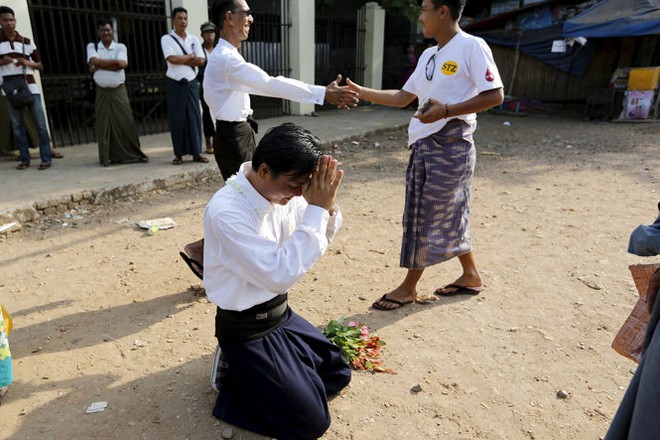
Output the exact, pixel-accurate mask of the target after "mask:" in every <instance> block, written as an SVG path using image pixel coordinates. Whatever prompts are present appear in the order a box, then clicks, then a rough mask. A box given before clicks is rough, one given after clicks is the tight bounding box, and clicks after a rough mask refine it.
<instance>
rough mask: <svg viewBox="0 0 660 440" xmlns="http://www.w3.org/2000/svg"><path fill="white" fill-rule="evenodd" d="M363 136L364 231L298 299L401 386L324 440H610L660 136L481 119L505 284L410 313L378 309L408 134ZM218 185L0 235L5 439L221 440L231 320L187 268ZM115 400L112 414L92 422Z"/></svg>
mask: <svg viewBox="0 0 660 440" xmlns="http://www.w3.org/2000/svg"><path fill="white" fill-rule="evenodd" d="M505 121H509V122H511V125H510V126H505V125H503V122H505ZM355 140H356V141H359V145H354V144H352V143H350V142H347V143H345V144H341V145H337V147H336V149H335V152H334V154H335V155H336V156H337V157H340V158H341V160H342V162H343V164H344V165H343V166H344V169H345V171H346V178H345V180H344V182H345V183H344V185H343V188H342V193H341V195H340V200H339V203H340V205H341V206H342V210H343V212H344V216H345V227H344V229H343V231H342V232H341V233H340V234H339V235H338V237H337V239H336V240H335V241H334V242H333V243H332V245H331V248H330V249H329V251H328V252H327V254H326V255H325V256H324V257H323V259H322V260H321V262H320V263H319V264H318V265H317V266H316V267H315V268H314V270H313V271H312V272H311V273H309V274H307V275H306V276H305V277H304V278H303V279H302V280H301V281H300V282H299V283H298V284H297V285H296V287H295V288H294V289H292V291H291V293H290V303H291V306H292V307H293V308H294V309H295V310H296V311H297V312H298V313H300V314H301V315H303V316H304V317H306V318H307V319H309V320H310V321H311V322H313V323H314V324H317V325H324V324H326V323H327V322H328V321H329V320H330V319H336V318H339V317H340V316H345V317H347V318H349V319H352V320H356V321H361V322H363V323H365V324H367V325H368V326H369V327H370V328H372V329H377V330H378V333H379V335H380V336H381V338H382V339H384V340H385V341H386V343H387V345H386V346H385V347H384V348H383V362H384V364H385V366H386V367H390V368H393V369H394V370H396V372H397V374H396V375H388V374H368V373H360V372H356V373H355V375H354V378H353V381H352V383H351V386H350V389H348V390H347V392H345V393H343V394H342V395H340V396H339V397H337V398H336V399H334V400H333V401H332V402H331V411H332V414H333V424H332V426H331V428H330V430H329V431H328V432H327V434H326V435H325V436H324V438H327V439H375V438H381V439H403V438H407V439H433V438H440V437H447V438H457V439H460V438H462V439H473V438H488V439H528V438H536V439H548V438H580V439H589V438H591V439H596V438H598V437H599V436H602V435H604V433H605V432H606V430H607V428H608V426H609V423H610V420H611V418H612V415H613V414H614V412H615V410H616V408H617V406H618V404H619V401H620V399H621V397H622V395H623V392H624V390H625V388H626V387H627V385H628V382H629V380H630V378H631V371H633V369H634V368H635V364H634V363H632V362H631V361H629V360H627V359H625V358H623V357H621V356H619V355H618V354H616V353H615V352H614V351H613V350H612V349H611V348H610V343H611V341H612V338H613V336H614V334H615V333H616V331H617V330H618V328H619V326H620V325H621V324H622V322H623V321H624V319H625V317H626V316H627V315H628V313H629V311H630V310H631V308H632V306H633V304H634V302H635V299H636V290H635V289H634V286H633V283H632V280H631V278H630V274H629V272H628V269H627V267H628V265H629V264H633V263H639V262H657V261H658V258H646V259H644V258H640V257H635V256H632V255H629V254H627V253H626V248H627V241H628V236H629V234H630V232H631V231H632V230H633V229H634V228H635V227H636V226H637V225H638V224H640V223H645V224H648V223H650V222H651V221H652V220H653V219H654V218H655V217H656V216H657V210H656V204H657V202H658V201H659V200H660V124H657V123H655V124H634V125H623V124H607V123H597V122H587V121H581V120H579V119H577V118H568V117H562V116H561V115H559V116H556V117H553V118H551V119H549V118H545V117H538V116H528V117H520V118H510V119H507V118H506V117H503V116H495V115H483V116H480V127H479V129H478V130H477V135H476V141H477V148H478V151H479V156H478V160H477V170H476V174H475V182H474V186H475V191H474V194H475V200H474V204H473V214H472V234H473V237H474V244H475V253H476V257H477V262H478V264H479V267H480V269H481V271H482V274H483V276H484V279H485V287H486V289H485V291H484V292H483V293H482V294H481V295H479V296H477V297H469V298H468V297H464V298H454V299H444V298H443V299H438V300H437V301H430V302H428V303H425V304H420V303H418V304H414V305H410V306H406V307H404V308H402V309H400V310H397V311H395V312H377V311H373V310H371V309H370V308H369V306H370V304H371V303H372V301H373V300H374V299H375V298H377V297H378V296H380V295H381V294H382V293H385V292H386V291H388V289H391V288H393V287H395V286H396V285H397V283H398V282H400V281H401V279H402V277H403V275H404V271H403V270H402V269H400V268H399V267H398V261H399V260H398V256H399V245H400V236H401V226H400V222H401V210H402V205H403V195H404V191H403V190H404V172H405V167H406V164H407V156H408V151H407V150H406V149H405V148H403V145H404V144H405V130H397V131H394V132H391V133H385V134H379V135H376V136H371V137H369V138H362V139H355ZM375 143H378V144H379V145H378V146H375ZM220 185H222V182H221V180H212V181H208V182H207V183H206V184H205V185H203V186H199V187H196V188H187V189H185V190H180V191H176V192H165V191H163V192H161V193H159V194H153V195H150V196H145V197H144V198H141V199H136V200H131V201H126V202H123V203H118V204H117V205H115V206H110V207H106V208H105V209H104V210H102V211H96V212H84V213H82V214H81V215H80V216H73V217H72V218H70V219H65V218H64V217H63V218H61V219H57V220H59V221H49V222H46V223H44V224H41V225H35V226H33V227H31V228H27V229H25V230H23V231H21V232H18V233H14V234H12V235H10V236H8V237H6V238H1V239H0V247H1V249H2V257H0V258H1V259H2V263H1V264H2V280H1V281H0V295H1V297H0V299H1V301H2V303H3V305H5V307H6V308H7V309H8V310H9V311H10V312H12V313H13V317H14V323H15V330H14V333H12V335H11V338H10V344H11V349H12V353H13V357H14V369H15V383H14V384H13V385H11V387H10V389H9V393H8V394H7V395H6V396H5V398H4V400H3V401H2V405H1V406H0V432H1V433H2V437H3V438H10V439H51V438H52V439H90V438H99V439H108V438H118V439H119V438H121V439H216V438H220V437H221V434H222V433H223V430H224V429H226V428H227V425H226V424H224V423H222V422H220V421H217V420H216V419H214V418H213V417H212V416H211V414H210V413H211V408H212V405H213V402H214V399H215V394H214V392H213V391H212V390H211V388H210V385H209V381H208V373H209V370H210V362H211V354H212V351H213V349H214V344H215V341H214V338H213V325H214V323H213V317H214V307H213V306H212V304H210V303H208V302H207V300H206V299H205V298H204V297H203V296H200V295H198V294H196V293H195V291H194V290H191V289H190V286H191V285H193V284H195V283H196V282H197V281H196V279H195V278H194V277H193V276H192V274H191V273H190V271H189V270H188V269H187V267H186V266H185V265H184V263H183V262H182V261H180V259H179V257H178V251H179V250H180V249H181V248H182V246H183V245H184V244H185V243H187V242H189V241H191V240H192V239H195V238H197V237H199V236H200V235H201V233H202V225H201V218H202V213H203V209H204V206H205V204H206V202H207V201H208V199H209V198H210V196H211V195H212V194H213V192H214V191H215V190H217V188H218V187H219V186H220ZM159 217H172V218H173V219H174V220H175V221H176V222H177V224H178V226H177V227H175V228H173V229H170V230H166V231H160V232H159V233H157V234H156V235H154V236H148V235H147V234H146V233H145V231H144V230H141V229H138V228H137V227H136V226H135V222H137V221H139V220H144V219H151V218H159ZM62 222H65V223H66V226H64V224H63V223H62ZM458 273H459V265H458V262H457V261H450V262H448V263H446V264H442V265H439V266H436V267H433V268H430V269H428V270H427V271H426V272H425V274H424V276H423V278H422V281H421V284H420V287H421V291H420V295H425V296H428V295H430V294H431V292H432V291H433V290H434V289H435V288H436V287H438V286H440V285H443V284H447V283H449V282H451V281H453V280H454V279H455V278H456V277H457V276H458ZM417 384H419V385H420V387H421V391H420V392H417V393H415V392H413V391H411V388H413V387H414V386H415V385H417ZM559 390H563V391H565V392H566V393H567V394H568V397H567V398H564V399H562V398H558V397H557V392H558V391H559ZM96 401H107V402H108V407H107V409H106V410H105V411H103V412H99V413H95V414H85V409H86V408H87V407H88V406H89V405H90V404H91V403H92V402H96ZM233 438H235V439H258V438H261V437H259V436H255V435H252V434H249V433H244V432H241V431H240V430H234V432H233Z"/></svg>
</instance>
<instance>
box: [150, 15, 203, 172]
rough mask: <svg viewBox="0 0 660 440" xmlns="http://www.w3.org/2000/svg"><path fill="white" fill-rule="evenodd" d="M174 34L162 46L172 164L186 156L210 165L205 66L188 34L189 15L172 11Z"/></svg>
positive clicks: (199, 48) (197, 43)
mask: <svg viewBox="0 0 660 440" xmlns="http://www.w3.org/2000/svg"><path fill="white" fill-rule="evenodd" d="M172 27H173V28H174V29H172V32H170V33H169V34H167V35H163V36H162V38H161V39H160V45H161V47H162V49H163V56H164V57H165V59H166V60H167V72H166V73H165V76H167V79H166V81H167V91H166V93H167V113H168V120H169V124H170V133H171V135H172V146H173V147H174V160H172V164H174V165H181V164H182V163H183V156H186V155H188V154H190V155H192V157H193V162H202V163H207V162H208V161H209V160H208V159H207V158H205V157H204V156H202V155H201V152H202V115H201V113H200V111H199V84H198V82H197V69H198V68H199V67H200V66H202V65H204V52H203V51H202V44H201V43H200V41H199V39H198V38H197V37H196V36H194V35H190V34H188V33H186V28H187V27H188V11H186V10H185V9H184V8H182V7H177V8H174V9H172Z"/></svg>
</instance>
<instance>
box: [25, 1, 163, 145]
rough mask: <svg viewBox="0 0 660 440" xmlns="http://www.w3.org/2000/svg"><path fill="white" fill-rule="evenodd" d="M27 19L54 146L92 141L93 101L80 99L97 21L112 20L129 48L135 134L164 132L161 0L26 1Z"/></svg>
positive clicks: (87, 76) (128, 81)
mask: <svg viewBox="0 0 660 440" xmlns="http://www.w3.org/2000/svg"><path fill="white" fill-rule="evenodd" d="M28 5H29V10H30V19H31V20H32V29H33V31H34V37H35V41H36V44H37V46H38V47H39V50H40V52H41V55H42V59H43V63H44V70H43V72H42V75H41V80H42V84H43V88H44V91H45V93H44V97H45V102H46V108H47V110H48V116H49V123H50V129H51V137H52V139H53V142H54V143H55V144H56V145H72V144H80V143H87V142H94V141H95V130H94V103H93V102H91V101H90V100H87V99H85V88H84V84H85V82H86V81H87V80H89V79H90V74H89V73H87V59H86V47H87V43H89V42H90V41H94V42H95V41H98V36H97V30H96V22H97V21H98V20H99V19H100V18H102V17H106V18H114V19H116V21H117V24H116V33H115V34H116V36H117V38H118V40H119V42H120V43H123V44H125V45H126V47H127V49H128V61H129V67H128V69H127V71H126V88H127V90H128V95H129V97H130V100H131V105H132V107H133V114H134V116H135V121H136V123H137V127H138V132H139V134H140V135H145V134H153V133H159V132H163V131H167V129H168V127H167V113H166V106H165V88H164V82H165V76H164V72H165V61H164V60H163V56H162V51H161V48H160V37H161V36H162V35H163V34H165V33H167V31H168V27H167V17H166V13H165V2H164V0H29V1H28Z"/></svg>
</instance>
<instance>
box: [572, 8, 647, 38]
mask: <svg viewBox="0 0 660 440" xmlns="http://www.w3.org/2000/svg"><path fill="white" fill-rule="evenodd" d="M563 33H564V36H565V37H592V38H606V37H636V36H642V35H658V34H660V0H603V1H601V2H600V3H598V4H596V5H595V6H593V7H592V8H590V9H587V10H586V11H584V12H583V13H582V14H580V15H577V16H575V17H573V18H571V19H570V20H567V21H566V22H564V28H563Z"/></svg>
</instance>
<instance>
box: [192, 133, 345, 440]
mask: <svg viewBox="0 0 660 440" xmlns="http://www.w3.org/2000/svg"><path fill="white" fill-rule="evenodd" d="M319 145H320V141H319V139H318V138H317V137H316V136H314V135H312V134H311V133H310V132H309V131H307V130H305V129H303V128H302V127H299V126H296V125H294V124H292V123H285V124H282V125H280V126H278V127H275V128H273V129H271V130H269V131H268V132H267V133H266V134H265V135H264V137H263V139H262V140H261V141H260V142H259V145H258V146H257V148H256V150H255V152H254V156H253V159H252V162H245V163H244V164H243V165H242V166H241V168H240V170H239V172H238V173H237V174H236V175H235V176H233V177H232V178H230V179H229V180H228V181H227V182H226V185H225V186H224V187H223V188H222V189H220V190H219V191H218V192H217V193H216V194H215V195H214V196H213V198H212V199H211V201H210V202H209V204H208V206H207V208H206V211H205V214H204V238H205V243H204V287H205V288H206V293H207V296H208V298H209V299H210V300H211V301H212V302H213V303H214V304H216V305H217V306H218V309H217V314H216V337H217V338H218V343H219V349H218V350H217V351H216V362H215V365H217V366H218V367H219V366H221V365H222V366H224V367H225V368H222V371H219V370H214V372H219V373H220V374H218V375H216V376H214V377H212V381H213V385H214V388H216V389H219V394H218V398H217V401H216V405H215V408H214V410H213V415H214V416H216V417H217V418H219V419H221V420H224V421H226V422H228V423H231V424H233V425H236V426H238V427H240V428H244V429H247V430H250V431H253V432H256V433H259V434H262V435H267V436H270V437H276V438H281V439H311V438H318V437H320V436H322V435H323V433H324V432H325V431H326V430H327V429H328V427H329V426H330V413H329V410H328V396H330V395H333V394H336V393H338V392H339V391H340V390H341V389H343V388H344V387H345V386H346V385H348V383H349V382H350V379H351V371H350V368H349V366H348V364H347V363H346V362H345V361H344V359H343V358H342V354H341V350H340V349H339V348H338V347H337V346H336V345H334V344H332V343H331V342H330V341H328V340H327V338H325V336H323V334H322V333H321V332H320V331H319V330H318V329H317V328H316V327H314V326H313V325H312V324H310V323H309V322H307V321H306V320H305V319H303V318H301V317H300V316H299V315H297V314H296V313H295V312H293V311H292V310H291V309H290V308H289V307H288V303H287V291H288V290H289V289H290V288H291V287H292V286H293V285H294V284H295V283H296V281H297V280H298V279H299V278H300V277H301V276H302V275H303V274H305V273H306V272H307V271H308V270H309V269H311V267H312V266H313V265H314V264H315V263H316V262H317V261H318V260H319V259H320V258H321V256H322V255H323V253H324V252H325V251H326V249H327V247H328V244H329V241H330V240H332V238H333V237H334V235H335V234H336V232H337V231H338V230H339V228H340V226H341V222H342V215H341V212H340V210H339V208H338V207H337V206H336V205H335V199H336V196H337V191H338V189H339V186H340V184H341V180H342V177H343V171H342V170H339V169H338V168H337V161H336V160H335V159H333V158H332V157H330V156H322V155H321V153H320V151H319V150H318V148H319ZM220 348H221V351H220ZM220 376H222V377H221V378H220ZM219 379H220V380H219Z"/></svg>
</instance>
